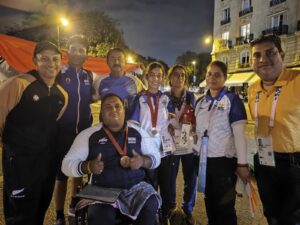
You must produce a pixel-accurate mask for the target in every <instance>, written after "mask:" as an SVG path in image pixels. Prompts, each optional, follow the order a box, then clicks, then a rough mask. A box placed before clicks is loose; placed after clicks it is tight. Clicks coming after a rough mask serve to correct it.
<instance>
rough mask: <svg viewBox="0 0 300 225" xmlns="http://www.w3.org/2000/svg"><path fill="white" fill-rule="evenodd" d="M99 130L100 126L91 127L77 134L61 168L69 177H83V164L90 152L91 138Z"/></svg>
mask: <svg viewBox="0 0 300 225" xmlns="http://www.w3.org/2000/svg"><path fill="white" fill-rule="evenodd" d="M97 130H99V126H93V127H90V128H88V129H86V130H84V131H82V132H81V133H79V134H78V135H77V137H76V138H75V140H74V142H73V144H72V146H71V148H70V150H69V151H68V153H67V155H66V156H65V158H64V159H63V161H62V166H61V170H62V172H63V173H64V174H65V175H66V176H69V177H81V176H82V175H83V174H82V172H81V168H80V167H81V164H82V162H83V161H85V160H86V159H87V157H88V154H89V138H90V136H91V135H92V134H93V133H94V132H96V131H97Z"/></svg>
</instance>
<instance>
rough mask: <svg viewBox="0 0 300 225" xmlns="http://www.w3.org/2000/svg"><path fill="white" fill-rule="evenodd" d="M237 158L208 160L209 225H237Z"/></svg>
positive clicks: (207, 202) (207, 204)
mask: <svg viewBox="0 0 300 225" xmlns="http://www.w3.org/2000/svg"><path fill="white" fill-rule="evenodd" d="M236 164H237V160H236V158H226V157H217V158H207V169H206V188H205V198H204V200H205V206H206V212H207V217H208V223H209V225H236V224H237V218H236V213H235V208H234V205H235V198H236V192H235V184H236V179H237V177H236V175H235V171H236Z"/></svg>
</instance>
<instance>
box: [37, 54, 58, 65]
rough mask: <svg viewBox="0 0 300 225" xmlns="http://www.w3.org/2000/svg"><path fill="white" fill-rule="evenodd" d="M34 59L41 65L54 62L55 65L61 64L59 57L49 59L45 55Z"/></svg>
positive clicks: (39, 55)
mask: <svg viewBox="0 0 300 225" xmlns="http://www.w3.org/2000/svg"><path fill="white" fill-rule="evenodd" d="M36 58H37V60H38V61H39V62H41V63H50V62H54V63H55V64H59V63H60V62H61V56H60V55H54V56H52V57H50V56H46V55H41V54H37V56H36Z"/></svg>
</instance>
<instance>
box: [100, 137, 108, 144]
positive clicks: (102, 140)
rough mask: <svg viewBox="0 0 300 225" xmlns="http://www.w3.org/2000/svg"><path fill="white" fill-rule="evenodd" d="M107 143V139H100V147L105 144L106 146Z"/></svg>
mask: <svg viewBox="0 0 300 225" xmlns="http://www.w3.org/2000/svg"><path fill="white" fill-rule="evenodd" d="M107 141H108V139H107V138H106V137H103V138H101V139H99V141H98V143H99V144H100V145H104V144H106V142H107Z"/></svg>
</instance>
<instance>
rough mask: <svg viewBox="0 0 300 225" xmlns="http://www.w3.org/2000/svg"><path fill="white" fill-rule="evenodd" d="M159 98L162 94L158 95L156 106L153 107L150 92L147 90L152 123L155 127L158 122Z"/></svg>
mask: <svg viewBox="0 0 300 225" xmlns="http://www.w3.org/2000/svg"><path fill="white" fill-rule="evenodd" d="M159 98H160V96H159V95H157V97H156V101H155V108H154V109H153V105H152V101H151V96H150V93H149V92H147V101H148V105H149V108H150V112H151V123H152V127H153V128H155V127H156V124H157V116H158V104H159Z"/></svg>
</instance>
